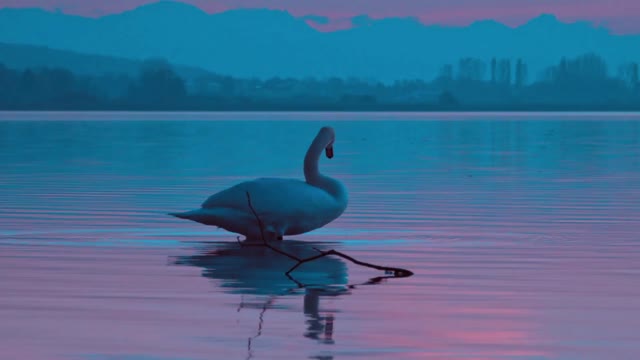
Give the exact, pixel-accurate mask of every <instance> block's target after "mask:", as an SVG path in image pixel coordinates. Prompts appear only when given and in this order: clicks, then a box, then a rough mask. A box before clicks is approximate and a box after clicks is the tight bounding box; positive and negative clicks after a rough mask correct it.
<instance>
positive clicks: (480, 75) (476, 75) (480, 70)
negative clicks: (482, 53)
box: [458, 57, 486, 81]
mask: <svg viewBox="0 0 640 360" xmlns="http://www.w3.org/2000/svg"><path fill="white" fill-rule="evenodd" d="M485 71H486V65H485V63H484V62H483V61H482V60H480V59H476V58H470V57H467V58H463V59H460V61H459V62H458V79H459V80H471V81H482V80H483V79H484V76H485Z"/></svg>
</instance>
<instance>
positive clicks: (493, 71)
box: [491, 58, 497, 84]
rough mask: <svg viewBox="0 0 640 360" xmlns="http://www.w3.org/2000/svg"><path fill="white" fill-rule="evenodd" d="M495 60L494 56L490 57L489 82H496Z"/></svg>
mask: <svg viewBox="0 0 640 360" xmlns="http://www.w3.org/2000/svg"><path fill="white" fill-rule="evenodd" d="M496 68H497V61H496V58H493V59H491V82H492V83H494V84H495V82H496V70H497V69H496Z"/></svg>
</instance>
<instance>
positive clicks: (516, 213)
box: [0, 113, 640, 360]
mask: <svg viewBox="0 0 640 360" xmlns="http://www.w3.org/2000/svg"><path fill="white" fill-rule="evenodd" d="M154 119H158V120H157V121H156V120H154ZM325 125H331V126H333V127H334V128H335V130H336V134H337V137H336V143H335V145H334V146H335V157H334V158H333V159H331V160H328V159H322V160H321V170H322V171H323V172H324V173H326V174H327V175H330V176H332V177H335V178H338V179H340V180H341V181H342V182H343V183H344V184H345V185H346V187H347V188H348V190H349V195H350V203H349V207H348V209H347V211H346V212H345V213H344V215H343V216H342V217H340V218H339V219H338V220H336V221H334V222H333V223H331V224H329V225H327V226H326V227H324V228H322V229H318V230H316V231H314V232H311V233H308V234H304V235H299V236H296V237H294V238H290V239H287V240H285V242H284V243H283V245H282V246H283V249H284V250H285V251H287V252H290V253H294V254H296V255H297V256H301V257H306V256H313V255H315V254H316V253H317V252H316V251H315V250H314V249H313V247H317V248H319V249H324V250H328V249H336V250H339V251H342V252H344V253H347V254H349V255H351V256H354V257H356V258H357V259H359V260H362V261H367V262H371V263H375V264H380V265H388V266H399V267H404V268H407V269H410V270H412V271H413V272H414V273H415V275H414V276H412V277H409V278H402V279H388V280H384V281H382V282H379V283H377V282H376V283H374V284H371V283H369V279H371V278H374V277H377V276H381V275H384V273H382V272H380V271H377V270H374V269H368V268H363V267H360V266H356V265H354V264H352V263H349V262H348V261H346V260H344V259H341V258H337V257H327V258H324V259H322V260H319V261H317V262H312V263H308V264H305V265H303V266H302V267H301V268H300V269H298V270H296V271H295V272H294V273H293V277H294V279H293V280H292V279H290V278H287V277H286V276H284V272H285V271H286V270H287V269H288V268H289V267H290V266H291V265H292V263H291V261H290V260H288V259H286V258H283V257H282V256H281V255H279V254H276V253H274V252H272V251H271V250H269V249H265V248H255V247H251V248H247V247H244V248H241V247H240V246H239V245H238V243H237V242H236V238H235V235H234V234H230V233H226V232H224V231H223V230H221V229H216V228H213V227H207V226H204V225H200V224H197V223H194V222H189V221H185V220H180V219H175V218H172V217H169V216H167V215H166V213H167V212H171V211H183V210H189V209H192V208H195V207H197V206H199V205H200V204H201V202H202V201H203V200H204V199H206V197H207V196H208V195H210V194H212V193H214V192H217V191H219V190H222V189H224V188H226V187H228V186H231V185H233V184H235V183H237V182H240V181H243V180H247V179H251V178H255V177H263V176H268V177H293V178H302V159H303V157H304V153H305V151H306V149H307V147H308V145H309V143H310V141H311V140H312V139H313V137H314V136H315V134H316V133H317V131H318V129H319V128H320V127H321V126H325ZM638 184H640V116H638V115H635V114H545V115H540V114H420V113H409V114H357V113H354V114H345V113H343V114H330V113H320V114H317V113H314V114H302V113H301V114H296V113H294V114H291V113H290V114H277V113H273V114H271V113H246V114H198V113H187V114H181V113H165V114H154V113H131V114H127V113H124V114H123V113H120V114H114V113H0V289H2V290H1V294H2V296H0V318H1V319H2V321H0V358H1V359H127V360H130V359H136V360H138V359H145V360H147V359H154V360H156V359H249V358H250V359H305V358H309V359H351V358H354V359H356V358H358V359H359V358H365V359H571V360H573V359H581V360H582V359H636V358H640V335H638V331H637V329H638V328H640V302H639V301H638V300H637V299H638V298H640V235H639V234H640V186H639V185H638Z"/></svg>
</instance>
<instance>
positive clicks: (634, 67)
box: [618, 62, 640, 89]
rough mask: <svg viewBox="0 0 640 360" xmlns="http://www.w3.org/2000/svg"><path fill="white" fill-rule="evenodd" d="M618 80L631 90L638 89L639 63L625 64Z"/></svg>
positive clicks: (621, 67) (621, 68) (619, 71)
mask: <svg viewBox="0 0 640 360" xmlns="http://www.w3.org/2000/svg"><path fill="white" fill-rule="evenodd" d="M618 78H619V79H620V80H622V81H623V82H624V83H625V84H626V85H627V86H628V87H630V88H631V89H637V88H638V86H639V85H640V83H639V79H638V63H636V62H632V63H627V64H623V65H621V66H620V68H619V69H618Z"/></svg>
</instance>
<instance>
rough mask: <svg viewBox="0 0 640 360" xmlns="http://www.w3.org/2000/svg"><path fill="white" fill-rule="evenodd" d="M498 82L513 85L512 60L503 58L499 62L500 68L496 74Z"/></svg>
mask: <svg viewBox="0 0 640 360" xmlns="http://www.w3.org/2000/svg"><path fill="white" fill-rule="evenodd" d="M495 81H496V82H497V83H498V84H502V85H507V86H510V85H511V60H509V59H502V60H500V62H499V63H498V70H497V74H496V80H495Z"/></svg>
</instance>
